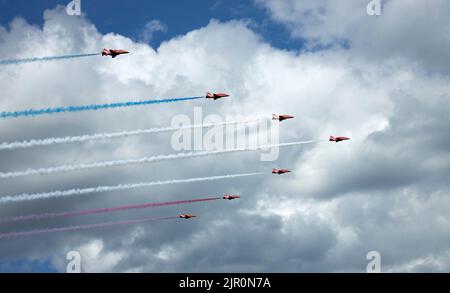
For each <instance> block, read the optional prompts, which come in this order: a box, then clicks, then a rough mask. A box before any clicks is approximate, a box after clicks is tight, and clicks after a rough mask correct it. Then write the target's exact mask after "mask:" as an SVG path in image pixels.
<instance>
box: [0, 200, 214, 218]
mask: <svg viewBox="0 0 450 293" xmlns="http://www.w3.org/2000/svg"><path fill="white" fill-rule="evenodd" d="M219 199H222V197H208V198H198V199H188V200H177V201H166V202H159V203H144V204H136V205H127V206H119V207H113V208H101V209H92V210H82V211H66V212H58V213H43V214H34V215H27V216H18V217H11V218H3V219H1V218H0V223H11V222H21V221H28V220H39V219H50V218H60V217H71V216H85V215H96V214H102V213H111V212H119V211H128V210H136V209H146V208H154V207H162V206H171V205H181V204H190V203H197V202H206V201H214V200H219Z"/></svg>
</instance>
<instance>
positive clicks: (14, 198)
mask: <svg viewBox="0 0 450 293" xmlns="http://www.w3.org/2000/svg"><path fill="white" fill-rule="evenodd" d="M262 174H264V173H242V174H231V175H222V176H210V177H196V178H188V179H175V180H167V181H153V182H140V183H133V184H119V185H113V186H97V187H91V188H77V189H69V190H63V191H59V190H58V191H52V192H45V193H33V194H19V195H7V196H2V197H0V204H4V203H12V202H23V201H31V200H37V199H46V198H55V197H67V196H73V195H83V194H89V193H98V192H108V191H116V190H126V189H135V188H142V187H150V186H158V185H171V184H180V183H194V182H202V181H213V180H220V179H232V178H239V177H249V176H257V175H262Z"/></svg>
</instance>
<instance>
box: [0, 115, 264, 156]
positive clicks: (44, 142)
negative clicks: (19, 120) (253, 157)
mask: <svg viewBox="0 0 450 293" xmlns="http://www.w3.org/2000/svg"><path fill="white" fill-rule="evenodd" d="M259 120H260V118H255V119H249V120H242V121H232V122H224V123H206V124H194V125H186V126H181V127H164V128H148V129H138V130H131V131H123V132H112V133H98V134H91V135H81V136H66V137H51V138H45V139H33V140H28V141H15V142H10V143H1V144H0V150H14V149H25V148H31V147H36V146H48V145H54V144H63V143H75V142H86V141H93V140H101V139H111V138H119V137H127V136H135V135H141V134H150V133H161V132H170V131H176V130H183V129H195V128H207V127H214V126H225V125H230V124H236V125H237V124H245V123H252V122H257V121H259Z"/></svg>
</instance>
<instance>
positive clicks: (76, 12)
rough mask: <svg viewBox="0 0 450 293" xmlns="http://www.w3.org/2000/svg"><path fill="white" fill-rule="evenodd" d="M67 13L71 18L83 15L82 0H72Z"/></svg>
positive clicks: (67, 7)
mask: <svg viewBox="0 0 450 293" xmlns="http://www.w3.org/2000/svg"><path fill="white" fill-rule="evenodd" d="M66 13H67V15H70V16H80V15H81V0H72V1H70V2H69V4H67V6H66Z"/></svg>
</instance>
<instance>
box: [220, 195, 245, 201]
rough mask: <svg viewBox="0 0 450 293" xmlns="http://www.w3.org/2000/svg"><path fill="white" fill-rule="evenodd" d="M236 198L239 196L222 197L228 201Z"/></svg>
mask: <svg viewBox="0 0 450 293" xmlns="http://www.w3.org/2000/svg"><path fill="white" fill-rule="evenodd" d="M236 198H241V197H240V196H239V195H227V194H225V195H224V196H223V199H228V200H232V199H236Z"/></svg>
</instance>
